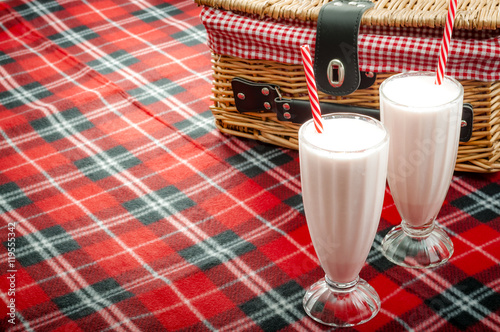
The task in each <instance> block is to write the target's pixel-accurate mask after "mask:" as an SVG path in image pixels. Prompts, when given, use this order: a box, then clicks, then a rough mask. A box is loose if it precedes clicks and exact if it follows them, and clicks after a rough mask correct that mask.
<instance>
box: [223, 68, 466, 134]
mask: <svg viewBox="0 0 500 332" xmlns="http://www.w3.org/2000/svg"><path fill="white" fill-rule="evenodd" d="M231 87H232V89H233V93H234V101H235V105H236V109H237V111H238V112H240V113H261V112H273V113H276V117H277V118H278V120H279V121H288V122H293V123H298V124H301V123H304V122H306V121H307V120H309V119H311V117H312V116H311V105H310V103H309V100H299V99H286V98H282V96H281V95H280V92H279V86H277V85H274V84H269V83H257V82H252V81H249V80H246V79H243V78H239V77H235V78H233V79H232V81H231ZM320 107H321V113H322V114H329V113H338V112H349V113H358V114H364V115H368V116H371V117H373V118H375V119H380V111H379V110H378V109H372V108H366V107H359V106H351V105H342V104H335V103H328V102H320ZM473 113H474V112H473V109H472V105H471V104H464V107H463V112H462V128H461V131H460V141H461V142H467V141H469V139H470V138H471V136H472V123H473Z"/></svg>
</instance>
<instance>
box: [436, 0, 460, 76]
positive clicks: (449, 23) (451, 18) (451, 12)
mask: <svg viewBox="0 0 500 332" xmlns="http://www.w3.org/2000/svg"><path fill="white" fill-rule="evenodd" d="M457 2H458V0H450V4H449V6H448V15H447V16H446V27H445V30H444V35H443V40H442V41H441V48H440V50H439V62H438V67H437V71H436V82H435V84H437V85H441V83H442V82H443V77H444V73H445V71H446V60H447V59H448V51H449V49H450V40H451V33H452V31H453V23H454V22H455V14H456V12H457Z"/></svg>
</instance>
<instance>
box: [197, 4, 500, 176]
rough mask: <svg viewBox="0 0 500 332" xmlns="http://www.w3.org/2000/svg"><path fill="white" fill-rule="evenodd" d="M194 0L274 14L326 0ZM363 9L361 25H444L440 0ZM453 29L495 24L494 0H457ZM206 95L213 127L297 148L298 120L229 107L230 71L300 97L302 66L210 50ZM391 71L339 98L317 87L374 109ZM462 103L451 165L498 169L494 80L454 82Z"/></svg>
mask: <svg viewBox="0 0 500 332" xmlns="http://www.w3.org/2000/svg"><path fill="white" fill-rule="evenodd" d="M196 1H197V3H199V4H202V5H206V6H210V7H214V8H222V9H226V10H237V11H242V12H246V13H251V14H259V15H267V16H271V17H273V18H299V19H301V20H316V19H317V16H318V13H319V9H320V7H321V5H323V4H324V3H325V2H327V1H325V0H321V1H310V2H305V3H304V2H303V1H299V0H280V1H278V0H265V1H264V0H258V1H243V0H233V1H224V0H196ZM374 2H375V7H374V9H371V10H369V11H367V12H366V13H365V14H364V16H363V20H362V24H364V25H370V24H374V25H391V26H412V27H420V26H427V27H439V26H443V25H444V22H445V16H446V12H447V3H448V1H445V0H437V1H434V2H433V1H410V0H408V1H401V0H398V1H388V0H385V1H384V0H383V1H374ZM455 28H463V29H476V30H481V29H497V28H500V0H488V1H484V0H483V1H461V2H460V5H459V9H458V11H457V18H456V20H455ZM212 63H213V70H214V72H213V79H214V80H213V85H214V86H213V101H214V105H213V106H212V108H211V110H212V113H213V115H214V118H215V122H216V126H217V127H218V128H219V130H221V131H222V132H224V133H227V134H231V135H236V136H240V137H247V138H252V139H256V140H260V141H262V142H266V143H271V144H274V145H279V146H283V147H288V148H292V149H297V148H298V141H297V132H298V128H299V125H297V124H292V123H289V122H281V121H278V120H277V118H276V115H275V114H274V113H252V114H248V113H247V114H240V113H239V112H238V111H237V110H236V107H235V104H234V98H233V91H232V89H231V80H232V78H234V77H241V78H246V79H248V80H252V81H256V82H263V83H272V84H276V85H279V86H280V91H281V93H282V95H283V97H286V98H294V99H305V100H307V99H308V97H307V86H306V81H305V75H304V71H303V68H302V66H301V65H288V64H282V63H278V62H274V61H266V60H247V59H241V58H235V57H230V56H225V55H220V54H212ZM392 74H394V73H377V81H376V83H375V84H374V85H373V86H372V87H370V88H369V89H363V90H358V91H356V92H354V93H353V94H350V95H349V96H346V97H331V96H328V95H325V94H322V93H320V94H319V97H320V100H321V101H324V102H336V103H342V104H352V105H358V106H365V107H369V108H379V99H378V88H379V85H380V84H381V83H382V81H383V80H384V79H386V78H387V77H389V76H391V75H392ZM461 83H462V85H463V86H464V102H466V103H471V104H472V105H473V107H474V124H473V134H472V138H471V140H470V141H469V142H466V143H460V146H459V150H458V156H457V163H456V167H455V170H457V171H467V172H495V171H500V81H497V82H480V81H463V80H462V81H461Z"/></svg>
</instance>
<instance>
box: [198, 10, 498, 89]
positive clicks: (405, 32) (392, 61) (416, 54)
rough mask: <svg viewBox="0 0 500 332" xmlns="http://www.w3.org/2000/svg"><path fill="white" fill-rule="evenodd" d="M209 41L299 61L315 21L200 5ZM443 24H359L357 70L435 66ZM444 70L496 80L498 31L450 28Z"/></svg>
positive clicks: (254, 55) (222, 50)
mask: <svg viewBox="0 0 500 332" xmlns="http://www.w3.org/2000/svg"><path fill="white" fill-rule="evenodd" d="M200 18H201V21H202V22H203V24H204V26H205V28H206V29H207V32H208V46H209V47H210V48H211V49H212V50H213V51H214V52H215V53H217V54H223V55H230V56H235V57H239V58H243V59H260V60H271V61H277V62H281V63H287V64H301V55H300V46H301V45H303V44H309V45H310V46H311V48H312V49H313V50H312V51H313V52H314V44H315V40H316V23H315V22H301V21H298V20H289V19H280V20H276V21H275V20H273V19H271V18H267V17H264V18H259V17H258V16H257V15H247V14H242V13H235V12H231V11H225V10H219V9H214V8H211V7H203V9H202V11H201V14H200ZM442 34H443V29H432V28H418V29H417V28H397V27H376V26H375V27H366V26H362V27H361V29H360V34H359V38H358V56H359V66H360V70H362V71H372V72H404V71H412V70H426V71H434V70H436V66H437V61H438V57H439V46H440V43H441V38H442ZM446 74H447V75H451V76H453V77H455V78H457V79H461V80H479V81H497V80H500V31H499V30H494V31H486V30H483V31H466V30H455V31H453V35H452V40H451V45H450V52H449V54H448V63H447V67H446Z"/></svg>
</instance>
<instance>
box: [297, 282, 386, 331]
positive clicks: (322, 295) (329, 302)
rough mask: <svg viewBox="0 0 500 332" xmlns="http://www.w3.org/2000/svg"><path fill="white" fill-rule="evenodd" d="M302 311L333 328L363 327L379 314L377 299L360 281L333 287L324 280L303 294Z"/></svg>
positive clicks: (331, 283) (367, 285) (371, 289)
mask: <svg viewBox="0 0 500 332" xmlns="http://www.w3.org/2000/svg"><path fill="white" fill-rule="evenodd" d="M303 305H304V310H305V311H306V313H307V314H308V315H309V316H310V317H311V318H312V319H314V320H315V321H317V322H319V323H322V324H325V325H329V326H336V327H348V326H354V325H358V324H362V323H365V322H367V321H369V320H370V319H372V318H373V317H375V315H376V314H377V313H378V311H379V310H380V298H379V296H378V294H377V292H376V291H375V289H373V287H372V286H370V285H369V284H368V283H367V282H366V281H364V280H363V279H359V277H358V278H357V279H356V280H354V281H353V282H351V283H348V284H341V283H336V282H334V281H332V280H330V279H329V278H328V276H325V278H322V279H320V280H319V281H318V282H316V283H315V284H314V285H312V286H311V287H310V288H309V289H308V290H307V292H306V294H305V296H304V300H303Z"/></svg>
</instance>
